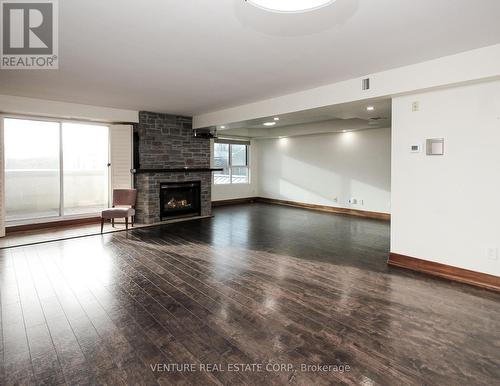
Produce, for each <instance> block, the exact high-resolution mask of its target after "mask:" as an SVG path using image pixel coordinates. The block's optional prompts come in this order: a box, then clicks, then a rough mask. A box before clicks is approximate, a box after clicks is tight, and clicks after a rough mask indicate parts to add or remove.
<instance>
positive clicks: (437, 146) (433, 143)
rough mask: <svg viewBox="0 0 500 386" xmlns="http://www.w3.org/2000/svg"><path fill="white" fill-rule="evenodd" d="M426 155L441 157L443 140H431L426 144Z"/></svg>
mask: <svg viewBox="0 0 500 386" xmlns="http://www.w3.org/2000/svg"><path fill="white" fill-rule="evenodd" d="M425 148H426V153H427V155H443V154H444V138H431V139H428V140H427V143H426V147H425Z"/></svg>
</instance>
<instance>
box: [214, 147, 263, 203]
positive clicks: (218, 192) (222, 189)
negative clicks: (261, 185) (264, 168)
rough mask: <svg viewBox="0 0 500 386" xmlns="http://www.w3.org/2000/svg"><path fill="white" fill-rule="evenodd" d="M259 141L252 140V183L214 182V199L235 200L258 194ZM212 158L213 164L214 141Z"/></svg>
mask: <svg viewBox="0 0 500 386" xmlns="http://www.w3.org/2000/svg"><path fill="white" fill-rule="evenodd" d="M257 142H258V141H254V140H252V141H250V154H249V162H250V183H249V184H228V185H215V184H213V183H212V201H223V200H233V199H238V198H248V197H256V196H257V195H258V162H259V160H258V157H257V153H258V150H257V147H258V143H257ZM211 145H212V146H211V152H212V154H211V160H212V165H213V158H214V143H213V141H212V144H211Z"/></svg>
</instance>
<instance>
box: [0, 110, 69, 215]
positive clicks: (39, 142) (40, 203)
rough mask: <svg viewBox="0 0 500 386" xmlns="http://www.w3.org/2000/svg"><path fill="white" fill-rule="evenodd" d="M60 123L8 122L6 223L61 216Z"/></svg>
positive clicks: (12, 120) (5, 139) (6, 125)
mask: <svg viewBox="0 0 500 386" xmlns="http://www.w3.org/2000/svg"><path fill="white" fill-rule="evenodd" d="M59 131H60V129H59V123H58V122H45V121H26V120H21V119H5V121H4V149H5V214H6V221H20V220H27V219H38V218H43V217H53V216H59V210H60V208H59V197H60V190H61V189H60V162H59Z"/></svg>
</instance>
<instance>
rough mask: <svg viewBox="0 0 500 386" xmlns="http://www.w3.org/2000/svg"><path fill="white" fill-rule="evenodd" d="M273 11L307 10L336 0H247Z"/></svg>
mask: <svg viewBox="0 0 500 386" xmlns="http://www.w3.org/2000/svg"><path fill="white" fill-rule="evenodd" d="M245 1H246V2H248V3H250V4H252V5H255V6H256V7H259V8H262V9H265V10H266V11H272V12H287V13H290V12H306V11H312V10H314V9H318V8H321V7H324V6H326V5H329V4H333V3H335V1H336V0H245Z"/></svg>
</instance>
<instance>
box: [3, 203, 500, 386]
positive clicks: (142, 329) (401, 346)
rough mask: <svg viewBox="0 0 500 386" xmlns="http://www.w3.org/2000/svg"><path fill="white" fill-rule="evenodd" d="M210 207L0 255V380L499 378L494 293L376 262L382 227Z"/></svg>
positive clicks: (499, 322) (466, 381)
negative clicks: (181, 218)
mask: <svg viewBox="0 0 500 386" xmlns="http://www.w3.org/2000/svg"><path fill="white" fill-rule="evenodd" d="M215 216H216V217H215V218H213V219H205V220H197V221H192V222H185V223H178V224H172V225H167V226H162V227H155V228H144V229H137V230H133V231H130V232H128V233H125V232H123V233H114V234H107V235H103V236H91V237H84V238H80V239H73V240H67V241H61V242H52V243H46V244H39V245H33V246H27V247H20V248H11V249H6V250H2V251H0V278H1V287H0V291H1V330H2V339H1V346H0V350H1V353H2V355H1V358H2V364H1V368H0V379H1V380H2V381H1V382H0V384H2V385H16V384H19V385H21V384H22V385H31V384H44V385H60V384H61V385H62V384H68V385H77V384H78V385H84V384H89V385H95V384H108V385H120V384H129V385H140V384H143V385H155V384H164V385H176V384H193V385H209V384H223V385H240V384H241V385H282V384H297V385H308V386H310V385H330V384H334V385H337V384H355V385H376V384H379V385H423V384H425V385H493V384H495V383H497V382H498V380H499V379H500V295H499V294H496V293H493V292H488V291H486V290H481V289H477V288H473V287H469V286H466V285H461V284H457V283H451V282H447V281H445V280H439V279H434V278H431V277H428V276H425V275H420V274H416V273H412V272H407V271H404V270H399V269H391V268H388V267H387V265H386V260H387V254H388V251H389V224H388V223H386V222H383V221H378V220H367V219H360V218H355V217H346V216H338V215H332V214H328V213H318V212H313V211H308V210H304V209H296V208H289V207H280V206H272V205H266V204H253V205H239V206H232V207H221V208H217V209H216V211H215ZM158 364H162V365H161V366H158ZM167 364H177V365H178V366H181V365H183V364H184V365H190V367H189V368H188V369H185V371H166V370H168V369H167V368H166V365H167ZM208 364H214V365H215V364H217V365H218V364H220V366H221V370H223V371H208V370H209V369H203V367H202V366H205V367H206V366H208ZM243 364H247V365H248V366H247V367H246V368H243V367H240V370H242V371H231V370H237V369H236V368H235V366H236V365H239V366H242V365H243ZM258 364H262V366H263V368H262V371H258V370H259V367H258ZM269 364H271V366H273V365H274V366H277V367H280V366H281V371H267V370H272V368H271V369H270V368H269V366H270V365H269ZM303 365H330V368H328V369H326V370H328V371H313V370H314V369H309V370H310V371H304V368H303V367H302V366H303ZM231 366H232V367H231ZM283 366H284V367H283ZM287 366H293V368H290V367H287ZM335 366H337V367H335ZM347 366H348V367H347ZM170 370H172V369H170ZM187 370H191V371H187ZM210 370H215V369H214V368H212V369H210ZM252 370H253V371H252ZM316 370H317V369H316ZM347 370H349V371H347Z"/></svg>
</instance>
